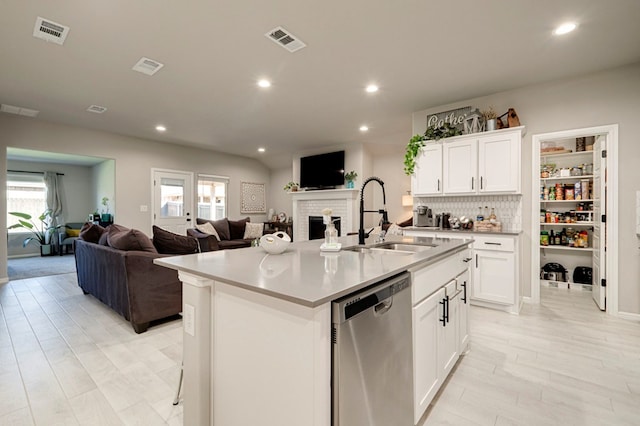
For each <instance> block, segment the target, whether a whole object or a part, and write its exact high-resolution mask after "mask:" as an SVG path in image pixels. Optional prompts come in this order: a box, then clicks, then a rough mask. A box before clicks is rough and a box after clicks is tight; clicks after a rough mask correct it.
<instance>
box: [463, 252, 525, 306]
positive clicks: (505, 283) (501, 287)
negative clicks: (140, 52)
mask: <svg viewBox="0 0 640 426" xmlns="http://www.w3.org/2000/svg"><path fill="white" fill-rule="evenodd" d="M474 252H475V253H474V254H475V268H474V269H473V287H472V289H473V291H472V293H471V296H472V297H473V298H474V299H478V300H483V301H485V302H493V303H502V304H505V305H512V304H513V303H515V279H516V263H515V254H514V253H505V252H500V251H491V250H474Z"/></svg>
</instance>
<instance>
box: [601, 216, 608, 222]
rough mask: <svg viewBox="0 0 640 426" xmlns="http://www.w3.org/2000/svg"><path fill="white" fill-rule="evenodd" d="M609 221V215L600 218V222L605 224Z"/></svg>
mask: <svg viewBox="0 0 640 426" xmlns="http://www.w3.org/2000/svg"><path fill="white" fill-rule="evenodd" d="M606 221H607V215H606V214H603V215H602V217H601V218H600V222H602V223H605V222H606Z"/></svg>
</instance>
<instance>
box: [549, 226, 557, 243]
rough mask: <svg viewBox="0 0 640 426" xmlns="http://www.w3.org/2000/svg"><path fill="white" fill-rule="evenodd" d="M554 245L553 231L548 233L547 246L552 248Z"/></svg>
mask: <svg viewBox="0 0 640 426" xmlns="http://www.w3.org/2000/svg"><path fill="white" fill-rule="evenodd" d="M555 244H556V240H555V235H554V234H553V229H552V230H551V231H549V245H550V246H553V245H555Z"/></svg>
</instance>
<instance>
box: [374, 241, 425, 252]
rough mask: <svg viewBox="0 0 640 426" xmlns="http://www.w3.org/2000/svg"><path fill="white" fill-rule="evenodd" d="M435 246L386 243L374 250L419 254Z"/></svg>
mask: <svg viewBox="0 0 640 426" xmlns="http://www.w3.org/2000/svg"><path fill="white" fill-rule="evenodd" d="M433 247H434V246H427V245H420V244H406V243H385V244H380V245H377V246H375V247H373V248H374V249H381V250H394V251H410V252H412V253H418V252H421V251H426V250H430V249H432V248H433Z"/></svg>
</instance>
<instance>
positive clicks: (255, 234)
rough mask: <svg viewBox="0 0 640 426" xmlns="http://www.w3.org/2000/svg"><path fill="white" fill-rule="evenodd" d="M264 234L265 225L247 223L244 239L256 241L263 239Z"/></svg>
mask: <svg viewBox="0 0 640 426" xmlns="http://www.w3.org/2000/svg"><path fill="white" fill-rule="evenodd" d="M263 232H264V223H261V222H260V223H258V222H256V223H251V222H247V223H246V224H245V228H244V236H243V237H242V238H243V239H245V240H246V239H255V238H260V237H262V233H263Z"/></svg>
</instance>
